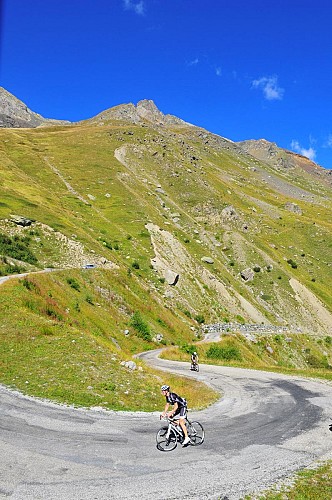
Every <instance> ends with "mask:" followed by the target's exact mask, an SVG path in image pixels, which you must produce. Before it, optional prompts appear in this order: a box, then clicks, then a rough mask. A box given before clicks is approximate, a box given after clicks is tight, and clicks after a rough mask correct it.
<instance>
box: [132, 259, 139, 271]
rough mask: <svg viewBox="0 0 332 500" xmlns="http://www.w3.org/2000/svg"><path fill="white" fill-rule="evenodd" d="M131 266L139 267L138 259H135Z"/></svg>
mask: <svg viewBox="0 0 332 500" xmlns="http://www.w3.org/2000/svg"><path fill="white" fill-rule="evenodd" d="M131 267H133V268H134V269H139V263H138V262H137V260H134V262H133V263H132V265H131Z"/></svg>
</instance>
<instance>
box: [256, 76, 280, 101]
mask: <svg viewBox="0 0 332 500" xmlns="http://www.w3.org/2000/svg"><path fill="white" fill-rule="evenodd" d="M251 84H252V87H253V88H256V89H261V90H262V91H263V94H264V97H265V99H266V100H268V101H276V100H279V101H280V100H281V99H282V98H283V95H284V92H285V90H284V89H282V88H281V87H279V85H278V77H277V76H263V77H261V78H258V80H253V81H252V83H251Z"/></svg>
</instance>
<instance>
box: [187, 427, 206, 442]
mask: <svg viewBox="0 0 332 500" xmlns="http://www.w3.org/2000/svg"><path fill="white" fill-rule="evenodd" d="M188 436H189V437H190V442H191V444H192V445H193V446H196V445H198V444H202V443H203V441H204V438H205V432H204V429H203V426H202V424H200V423H199V422H191V423H190V424H189V426H188Z"/></svg>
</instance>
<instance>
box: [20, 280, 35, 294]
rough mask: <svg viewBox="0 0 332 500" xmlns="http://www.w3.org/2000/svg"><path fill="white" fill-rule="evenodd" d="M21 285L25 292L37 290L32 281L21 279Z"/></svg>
mask: <svg viewBox="0 0 332 500" xmlns="http://www.w3.org/2000/svg"><path fill="white" fill-rule="evenodd" d="M21 283H22V285H23V286H24V287H25V288H26V289H27V290H30V291H31V290H33V291H37V290H38V287H37V285H36V284H35V283H34V282H33V281H31V280H29V279H28V278H23V280H22V281H21Z"/></svg>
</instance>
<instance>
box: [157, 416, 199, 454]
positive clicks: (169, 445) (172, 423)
mask: <svg viewBox="0 0 332 500" xmlns="http://www.w3.org/2000/svg"><path fill="white" fill-rule="evenodd" d="M165 420H166V421H167V422H168V425H164V426H163V427H162V428H161V429H159V431H158V432H157V436H156V440H157V448H158V450H160V451H172V450H174V449H175V448H176V447H177V444H178V442H179V443H182V442H183V440H184V434H183V430H182V429H181V426H180V425H178V424H176V420H174V419H172V418H169V417H165ZM186 427H187V431H188V437H189V439H190V442H189V444H191V445H192V446H197V445H199V444H202V443H203V441H204V438H205V432H204V429H203V426H202V424H200V423H199V422H197V421H193V422H191V421H189V420H188V418H186Z"/></svg>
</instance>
